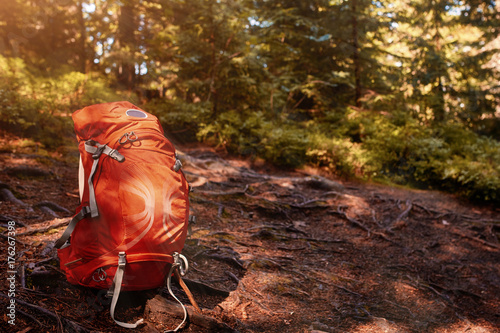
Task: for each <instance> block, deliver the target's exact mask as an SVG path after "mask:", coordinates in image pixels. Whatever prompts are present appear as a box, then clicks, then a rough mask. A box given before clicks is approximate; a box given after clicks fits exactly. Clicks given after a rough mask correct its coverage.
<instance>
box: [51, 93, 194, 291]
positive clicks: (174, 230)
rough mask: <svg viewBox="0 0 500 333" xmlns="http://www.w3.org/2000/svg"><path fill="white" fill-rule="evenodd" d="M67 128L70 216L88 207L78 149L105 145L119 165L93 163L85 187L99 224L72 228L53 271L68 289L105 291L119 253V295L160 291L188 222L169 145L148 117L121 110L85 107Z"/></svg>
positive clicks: (105, 159)
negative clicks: (73, 167) (78, 179)
mask: <svg viewBox="0 0 500 333" xmlns="http://www.w3.org/2000/svg"><path fill="white" fill-rule="evenodd" d="M73 120H74V123H75V132H76V136H77V139H78V140H79V149H80V154H81V161H82V166H83V169H84V180H85V184H83V194H82V202H81V205H80V207H79V208H78V210H77V212H78V211H79V210H80V209H81V208H82V207H84V206H88V205H89V190H88V184H87V183H86V181H87V179H88V178H89V175H90V171H91V168H92V164H93V163H94V159H93V157H92V155H91V154H89V153H87V152H86V151H85V141H87V140H94V141H96V142H98V143H100V144H106V145H108V146H109V147H110V148H112V149H116V150H117V151H118V152H119V153H120V154H122V155H123V156H124V157H125V160H124V161H123V162H118V161H116V160H114V159H112V158H110V157H109V156H108V155H105V154H102V155H101V156H100V157H99V163H98V167H97V170H96V173H95V175H94V179H93V185H94V189H95V197H96V202H97V206H98V210H99V217H97V218H90V217H86V218H84V219H83V220H81V221H80V222H78V224H77V225H76V227H75V230H74V231H73V233H72V235H71V245H70V246H68V247H66V248H63V249H60V250H58V254H59V257H60V261H61V269H63V270H64V271H65V272H66V276H67V278H68V281H70V282H71V283H75V284H81V285H84V286H89V287H94V288H108V287H109V286H110V285H111V282H112V280H113V277H114V272H115V271H116V265H117V262H118V252H120V251H125V253H126V254H127V268H126V271H125V276H126V277H127V279H126V280H125V282H124V283H123V286H122V288H123V290H140V289H148V288H155V287H159V286H161V285H162V284H163V280H164V277H165V274H166V273H167V272H168V268H169V265H170V263H171V262H172V258H171V254H172V253H173V252H181V250H182V248H183V246H184V242H185V239H186V233H187V222H188V217H189V200H188V195H189V186H188V183H187V181H186V179H185V177H184V175H183V173H182V172H181V171H178V172H176V171H174V170H173V166H174V163H175V160H176V159H175V149H174V147H173V145H172V144H171V143H170V142H169V141H168V140H167V139H166V138H165V137H164V135H163V129H162V127H161V125H160V122H159V120H158V119H157V118H156V117H155V116H154V115H152V114H150V113H147V112H145V111H144V110H141V109H139V108H138V107H136V106H135V105H133V104H131V103H129V102H116V103H106V104H98V105H92V106H88V107H85V108H83V109H81V110H78V111H76V112H74V113H73ZM132 132H133V134H132ZM127 135H128V136H127ZM103 272H105V273H103ZM99 276H101V277H102V278H99ZM104 277H105V278H104Z"/></svg>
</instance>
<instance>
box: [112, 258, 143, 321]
mask: <svg viewBox="0 0 500 333" xmlns="http://www.w3.org/2000/svg"><path fill="white" fill-rule="evenodd" d="M126 264H127V259H126V257H125V252H120V253H118V267H117V268H116V273H115V278H114V279H113V284H112V285H111V288H110V289H109V291H108V296H111V294H112V295H113V298H112V299H111V309H110V310H109V312H110V314H111V318H112V319H113V320H114V321H115V323H117V324H118V325H120V326H121V327H125V328H136V327H137V326H138V325H139V324H141V323H142V322H143V321H144V319H139V320H138V321H136V322H135V323H134V324H129V323H124V322H122V321H118V320H116V319H115V307H116V303H117V302H118V297H120V290H121V288H122V282H123V274H124V273H125V265H126Z"/></svg>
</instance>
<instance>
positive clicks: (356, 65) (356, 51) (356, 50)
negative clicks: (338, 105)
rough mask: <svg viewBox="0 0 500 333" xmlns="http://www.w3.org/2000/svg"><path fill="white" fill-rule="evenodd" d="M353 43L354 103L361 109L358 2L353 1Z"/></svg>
mask: <svg viewBox="0 0 500 333" xmlns="http://www.w3.org/2000/svg"><path fill="white" fill-rule="evenodd" d="M352 43H353V44H352V46H353V55H352V60H353V63H354V80H355V96H354V103H355V105H356V106H357V107H358V108H359V107H361V64H360V60H359V41H358V17H357V0H353V1H352Z"/></svg>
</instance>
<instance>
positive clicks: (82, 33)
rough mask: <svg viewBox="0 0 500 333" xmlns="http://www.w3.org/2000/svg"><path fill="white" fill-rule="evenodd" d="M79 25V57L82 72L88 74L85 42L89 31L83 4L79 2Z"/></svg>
mask: <svg viewBox="0 0 500 333" xmlns="http://www.w3.org/2000/svg"><path fill="white" fill-rule="evenodd" d="M77 6H78V14H77V15H78V24H79V26H80V40H79V54H78V55H79V57H80V59H79V60H80V71H81V72H82V73H86V72H87V56H86V52H85V40H86V39H87V31H86V29H85V20H84V19H83V2H82V1H78V4H77Z"/></svg>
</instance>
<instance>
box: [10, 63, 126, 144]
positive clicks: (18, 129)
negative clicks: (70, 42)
mask: <svg viewBox="0 0 500 333" xmlns="http://www.w3.org/2000/svg"><path fill="white" fill-rule="evenodd" d="M122 98H123V97H120V96H119V95H117V94H116V93H114V92H113V91H112V90H110V88H108V87H107V83H106V81H105V80H103V79H102V78H100V77H96V78H89V76H88V75H85V74H82V73H80V72H76V71H71V68H69V67H61V68H60V69H59V70H58V71H57V72H53V73H51V74H50V75H49V74H42V73H41V72H40V71H39V70H37V69H36V68H33V67H32V66H27V65H26V64H25V63H24V61H23V60H21V59H19V58H7V57H3V56H1V55H0V105H1V108H0V119H1V121H0V124H1V125H2V127H3V128H9V130H10V131H11V132H14V133H16V134H20V135H23V136H25V137H31V138H34V139H36V140H38V141H40V142H41V143H42V144H43V145H45V146H46V147H48V148H55V147H58V146H60V145H61V144H62V143H63V141H64V139H65V136H66V137H67V136H71V135H72V133H73V131H72V129H71V120H70V118H69V117H68V115H70V114H71V113H72V112H73V111H75V110H76V109H79V108H81V107H83V106H86V105H90V104H95V103H102V102H106V101H111V100H119V99H122Z"/></svg>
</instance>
